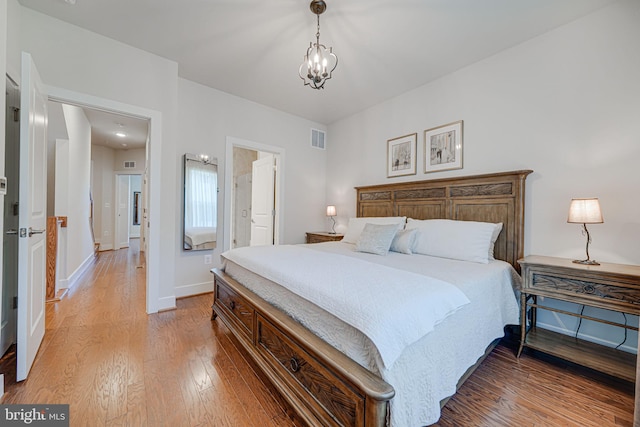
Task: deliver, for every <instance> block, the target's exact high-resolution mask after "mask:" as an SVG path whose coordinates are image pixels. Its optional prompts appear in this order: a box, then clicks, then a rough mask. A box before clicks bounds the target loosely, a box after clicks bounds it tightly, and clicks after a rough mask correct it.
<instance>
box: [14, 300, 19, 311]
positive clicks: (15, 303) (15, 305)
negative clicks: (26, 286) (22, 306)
mask: <svg viewBox="0 0 640 427" xmlns="http://www.w3.org/2000/svg"><path fill="white" fill-rule="evenodd" d="M13 308H14V310H15V309H16V308H18V297H13Z"/></svg>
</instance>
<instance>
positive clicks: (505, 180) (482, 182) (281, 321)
mask: <svg viewBox="0 0 640 427" xmlns="http://www.w3.org/2000/svg"><path fill="white" fill-rule="evenodd" d="M531 172H532V171H530V170H521V171H514V172H504V173H494V174H487V175H475V176H466V177H456V178H446V179H435V180H426V181H416V182H404V183H394V184H383V185H373V186H367V187H356V192H357V199H356V200H357V206H356V207H357V215H358V216H359V217H371V216H407V217H411V218H415V219H440V218H444V219H456V220H465V221H484V222H502V223H503V230H502V232H501V234H500V237H499V238H498V240H497V242H496V245H495V250H494V256H495V257H496V258H497V259H501V260H504V261H507V262H509V263H510V264H511V265H512V266H513V267H514V268H515V269H516V270H517V271H520V270H519V266H518V263H517V260H518V259H519V258H521V257H522V256H523V250H524V246H523V243H524V190H525V185H524V183H525V179H526V177H527V175H529V174H530V173H531ZM212 271H213V274H214V301H213V315H212V319H215V318H217V317H218V316H219V317H220V319H221V320H222V321H223V323H224V324H225V325H226V326H227V327H228V328H229V329H230V330H231V332H232V333H233V334H234V336H235V337H236V338H237V339H238V341H239V342H240V344H241V345H242V347H244V349H245V350H246V351H247V353H248V354H249V356H250V357H251V358H252V359H253V361H254V362H255V364H256V366H257V367H258V368H259V369H260V371H261V372H262V374H264V376H266V378H268V380H269V381H270V382H271V383H272V384H273V385H274V386H275V388H276V389H277V390H278V391H279V392H280V393H281V395H282V397H283V398H284V399H285V400H286V401H287V402H288V403H289V404H290V405H291V407H292V408H293V409H294V410H295V411H296V413H297V415H299V417H300V418H301V419H302V420H303V421H305V422H306V423H307V424H309V425H310V426H323V427H324V426H361V427H374V426H375V427H381V426H385V425H387V423H388V420H389V401H390V400H391V399H392V398H393V396H394V394H395V392H394V390H393V387H392V386H391V385H389V384H388V383H386V382H385V381H383V380H382V379H381V378H379V377H378V376H376V375H374V374H372V373H371V372H369V371H368V370H366V369H365V368H363V367H362V366H360V365H359V364H357V363H356V362H354V361H353V360H351V359H349V358H348V357H347V356H345V355H344V354H343V353H341V352H340V351H338V350H336V349H334V348H333V347H331V346H330V345H328V344H327V343H325V342H324V341H323V340H321V339H320V338H318V337H317V336H316V335H315V334H313V333H312V332H310V331H309V330H307V329H306V328H304V327H303V326H301V325H300V324H298V323H297V322H295V321H294V320H293V319H292V318H290V317H289V316H287V315H286V314H284V313H283V312H282V311H280V310H278V309H277V308H275V307H273V306H272V305H271V304H269V303H267V302H266V301H264V300H263V299H262V298H260V297H259V296H257V295H256V294H254V293H253V292H251V291H250V290H248V289H247V288H245V287H244V286H243V285H242V284H241V283H239V282H238V281H236V280H234V279H232V278H231V277H229V276H227V275H226V274H225V273H224V272H223V271H221V270H219V269H214V270H212ZM477 365H479V363H478V364H476V365H475V366H474V367H472V368H470V370H469V371H467V373H466V374H465V376H464V377H463V379H462V380H464V378H466V377H468V376H469V375H470V374H471V372H473V369H475V367H476V366H477ZM460 384H461V382H460V383H459V385H460Z"/></svg>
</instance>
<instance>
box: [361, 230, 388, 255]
mask: <svg viewBox="0 0 640 427" xmlns="http://www.w3.org/2000/svg"><path fill="white" fill-rule="evenodd" d="M397 231H398V226H397V225H396V224H365V226H364V228H363V229H362V233H360V237H359V238H358V241H357V242H356V251H357V252H367V253H371V254H376V255H386V254H387V253H388V252H389V248H390V247H391V242H392V241H393V238H394V236H395V235H396V232H397Z"/></svg>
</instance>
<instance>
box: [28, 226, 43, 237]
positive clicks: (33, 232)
mask: <svg viewBox="0 0 640 427" xmlns="http://www.w3.org/2000/svg"><path fill="white" fill-rule="evenodd" d="M45 231H47V230H34V229H33V228H31V227H29V237H31V236H33V235H34V234H42V233H44V232H45Z"/></svg>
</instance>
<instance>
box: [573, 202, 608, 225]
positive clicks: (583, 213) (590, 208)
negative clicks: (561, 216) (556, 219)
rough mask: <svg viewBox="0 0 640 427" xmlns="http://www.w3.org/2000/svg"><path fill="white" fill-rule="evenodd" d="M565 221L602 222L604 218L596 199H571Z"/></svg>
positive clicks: (580, 222)
mask: <svg viewBox="0 0 640 427" xmlns="http://www.w3.org/2000/svg"><path fill="white" fill-rule="evenodd" d="M567 222H570V223H578V224H601V223H603V222H604V219H603V218H602V211H601V210H600V202H599V201H598V199H597V198H592V199H571V205H570V206H569V217H568V218H567Z"/></svg>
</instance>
